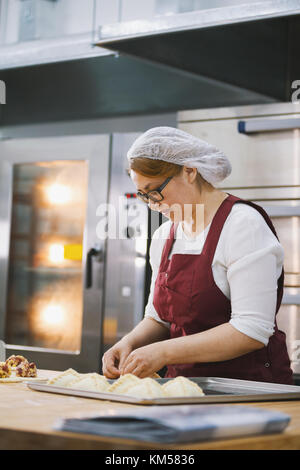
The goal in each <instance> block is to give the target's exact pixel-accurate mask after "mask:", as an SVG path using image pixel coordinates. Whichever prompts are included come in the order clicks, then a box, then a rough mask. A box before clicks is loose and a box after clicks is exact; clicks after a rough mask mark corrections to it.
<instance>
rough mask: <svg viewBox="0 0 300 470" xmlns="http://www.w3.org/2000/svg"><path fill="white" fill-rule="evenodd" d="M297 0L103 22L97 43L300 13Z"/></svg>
mask: <svg viewBox="0 0 300 470" xmlns="http://www.w3.org/2000/svg"><path fill="white" fill-rule="evenodd" d="M299 8H300V2H299V0H279V1H274V0H272V1H265V2H262V1H261V2H259V1H258V2H249V1H248V2H246V1H245V3H243V4H242V5H234V6H224V7H223V8H222V7H219V8H214V9H208V10H199V11H193V12H189V13H181V14H177V15H170V16H164V17H162V16H160V17H158V18H155V19H152V20H142V19H141V20H137V21H129V22H127V23H126V22H122V23H113V24H107V25H102V26H101V27H100V30H99V39H100V44H101V45H103V46H104V45H105V43H106V42H109V41H111V40H112V39H121V38H129V37H130V38H135V37H138V36H146V35H154V34H164V33H167V32H179V31H184V30H191V29H199V28H207V27H211V26H220V25H224V24H233V23H237V22H238V23H240V22H246V21H256V20H258V19H265V18H276V17H282V16H289V15H294V14H298V13H299Z"/></svg>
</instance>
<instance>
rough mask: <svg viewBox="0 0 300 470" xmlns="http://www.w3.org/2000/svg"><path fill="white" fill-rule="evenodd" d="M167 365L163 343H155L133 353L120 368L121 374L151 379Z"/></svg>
mask: <svg viewBox="0 0 300 470" xmlns="http://www.w3.org/2000/svg"><path fill="white" fill-rule="evenodd" d="M165 365H166V363H165V354H164V348H163V346H162V343H161V342H159V343H153V344H148V345H147V346H143V347H141V348H138V349H135V350H134V351H132V352H131V353H130V354H129V355H128V357H127V359H126V360H125V361H124V362H123V365H122V367H121V368H120V370H121V374H122V375H124V374H134V375H137V376H138V377H140V378H144V377H150V376H151V375H153V374H154V373H155V372H157V371H158V370H160V369H162V367H164V366H165Z"/></svg>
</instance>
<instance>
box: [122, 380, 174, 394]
mask: <svg viewBox="0 0 300 470" xmlns="http://www.w3.org/2000/svg"><path fill="white" fill-rule="evenodd" d="M123 394H124V395H129V396H132V397H139V398H161V397H165V396H166V395H165V393H164V390H163V388H162V386H161V385H159V383H158V382H156V380H154V379H151V378H150V377H147V378H146V379H140V381H139V383H137V384H135V385H133V386H132V387H130V388H129V389H128V390H127V391H126V392H123Z"/></svg>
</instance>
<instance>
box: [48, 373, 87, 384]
mask: <svg viewBox="0 0 300 470" xmlns="http://www.w3.org/2000/svg"><path fill="white" fill-rule="evenodd" d="M78 377H80V374H79V373H78V372H76V370H74V369H67V370H65V371H64V372H62V373H61V374H58V375H57V376H56V377H53V378H52V379H50V380H48V382H47V385H57V386H58V387H67V386H68V385H69V384H70V383H71V382H74V380H75V379H76V378H78Z"/></svg>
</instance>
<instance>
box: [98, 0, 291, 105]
mask: <svg viewBox="0 0 300 470" xmlns="http://www.w3.org/2000/svg"><path fill="white" fill-rule="evenodd" d="M299 7H300V2H299V1H298V0H297V1H293V0H291V1H289V0H283V1H266V2H245V3H243V4H242V5H234V6H232V5H229V6H227V5H225V6H224V7H219V8H210V9H205V10H203V9H200V10H198V11H193V12H189V13H181V14H175V15H169V16H160V17H156V18H154V19H152V20H137V21H130V22H127V23H124V22H123V23H114V24H110V25H108V24H105V25H102V26H101V28H100V30H99V42H98V43H97V44H98V45H99V46H100V47H105V48H108V49H110V50H112V51H117V52H119V53H122V54H126V55H130V56H134V57H138V58H140V59H143V60H148V61H152V62H153V63H160V64H164V65H167V66H169V67H173V68H174V69H177V70H178V71H179V70H181V71H184V72H186V73H193V74H194V75H198V76H199V77H201V78H204V77H206V78H210V79H212V80H218V81H219V82H223V83H224V84H230V85H232V86H235V87H236V88H238V87H239V88H240V90H241V89H244V90H245V93H246V95H245V100H247V93H249V92H251V91H252V92H256V93H258V94H260V95H261V99H260V101H257V103H258V102H263V101H262V98H263V96H264V97H265V99H266V100H267V98H269V99H272V98H273V99H275V101H288V100H290V96H291V84H292V82H293V81H294V80H297V79H298V78H299V61H298V57H299V34H300V33H299V24H300V17H299V12H300V10H299ZM237 38H238V39H237ZM253 50H255V54H253ZM287 57H289V60H288V61H287ZM237 64H238V66H237ZM279 64H280V65H279ZM275 77H276V79H275ZM223 94H224V95H225V97H226V93H225V89H224V93H223ZM211 97H212V96H211ZM203 99H204V98H203ZM244 102H245V103H246V101H244ZM250 102H251V101H250V100H249V99H248V104H249V103H250ZM252 102H253V101H252ZM265 102H267V101H265ZM237 104H241V103H238V102H236V101H235V102H232V103H231V105H237ZM210 106H215V105H214V104H213V103H212V104H209V103H207V104H203V105H202V106H201V107H202V108H203V107H210ZM218 106H224V101H222V100H220V101H219V104H218ZM193 108H196V106H193ZM179 109H182V108H179Z"/></svg>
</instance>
